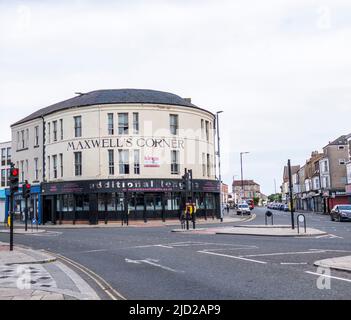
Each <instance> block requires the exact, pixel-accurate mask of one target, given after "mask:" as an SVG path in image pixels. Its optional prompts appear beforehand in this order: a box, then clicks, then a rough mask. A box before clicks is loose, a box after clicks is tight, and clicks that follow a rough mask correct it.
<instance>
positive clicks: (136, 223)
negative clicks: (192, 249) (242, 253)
mask: <svg viewBox="0 0 351 320" xmlns="http://www.w3.org/2000/svg"><path fill="white" fill-rule="evenodd" d="M255 217H256V216H255V215H252V216H236V215H234V211H231V212H230V213H229V214H225V216H224V217H223V222H221V221H220V219H217V218H216V217H215V218H212V217H208V218H207V219H204V218H197V219H196V224H197V225H204V224H209V225H210V224H219V223H221V224H222V223H237V222H245V221H248V220H252V219H254V218H255ZM178 225H180V221H179V219H167V220H166V221H165V222H163V221H162V220H148V221H147V222H144V221H143V220H129V224H128V226H127V225H126V224H124V225H122V223H121V222H108V223H107V224H105V223H104V221H100V222H99V224H96V225H95V224H94V225H90V224H88V223H76V224H73V223H67V221H66V223H63V224H58V223H57V224H45V225H40V226H38V228H39V230H38V232H43V231H41V230H43V229H83V228H126V227H136V228H140V227H145V228H147V227H150V228H153V227H169V226H178ZM23 229H24V225H23V224H22V223H21V224H18V223H17V225H16V224H15V230H16V232H18V233H25V232H24V230H23ZM0 232H8V229H5V230H0ZM27 232H28V233H29V232H32V231H31V230H30V228H28V231H27ZM33 232H34V233H35V232H36V229H35V228H34V230H33Z"/></svg>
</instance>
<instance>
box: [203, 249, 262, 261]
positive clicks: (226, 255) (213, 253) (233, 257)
mask: <svg viewBox="0 0 351 320" xmlns="http://www.w3.org/2000/svg"><path fill="white" fill-rule="evenodd" d="M197 252H198V253H206V254H210V255H214V256H220V257H226V258H231V259H238V260H244V261H250V262H256V263H261V264H267V262H264V261H259V260H253V259H246V258H243V257H237V256H231V255H228V254H222V253H216V252H209V251H197Z"/></svg>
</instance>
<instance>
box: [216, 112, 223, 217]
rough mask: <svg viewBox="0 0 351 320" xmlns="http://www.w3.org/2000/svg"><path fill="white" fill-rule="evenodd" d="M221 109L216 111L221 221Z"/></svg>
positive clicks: (221, 211)
mask: <svg viewBox="0 0 351 320" xmlns="http://www.w3.org/2000/svg"><path fill="white" fill-rule="evenodd" d="M222 112H223V111H217V112H216V120H217V156H218V178H219V210H220V214H221V222H223V210H222V175H221V146H220V136H219V116H218V115H219V114H220V113H222Z"/></svg>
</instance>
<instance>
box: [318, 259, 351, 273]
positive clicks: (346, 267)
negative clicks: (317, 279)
mask: <svg viewBox="0 0 351 320" xmlns="http://www.w3.org/2000/svg"><path fill="white" fill-rule="evenodd" d="M314 265H315V266H316V267H323V268H330V269H334V270H341V271H347V272H351V256H345V257H337V258H329V259H324V260H319V261H316V262H315V263H314Z"/></svg>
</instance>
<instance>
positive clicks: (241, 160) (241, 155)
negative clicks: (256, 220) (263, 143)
mask: <svg viewBox="0 0 351 320" xmlns="http://www.w3.org/2000/svg"><path fill="white" fill-rule="evenodd" d="M247 153H250V152H240V169H241V200H242V197H243V195H245V193H244V178H243V154H247Z"/></svg>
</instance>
